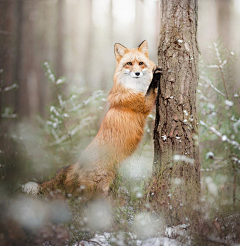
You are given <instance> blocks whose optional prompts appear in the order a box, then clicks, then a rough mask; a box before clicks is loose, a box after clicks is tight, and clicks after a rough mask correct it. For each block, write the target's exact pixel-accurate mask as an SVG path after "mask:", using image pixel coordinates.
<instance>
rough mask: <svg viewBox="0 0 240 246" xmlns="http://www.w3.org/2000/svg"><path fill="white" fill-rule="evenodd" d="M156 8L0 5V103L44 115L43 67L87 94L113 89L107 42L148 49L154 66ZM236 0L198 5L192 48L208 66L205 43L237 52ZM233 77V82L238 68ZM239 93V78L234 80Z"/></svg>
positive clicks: (107, 1)
mask: <svg viewBox="0 0 240 246" xmlns="http://www.w3.org/2000/svg"><path fill="white" fill-rule="evenodd" d="M159 5H160V2H159V1H156V0H121V1H118V0H47V1H44V0H43V1H31V0H23V1H15V0H6V1H5V0H1V1H0V11H1V15H0V49H1V53H0V57H1V59H0V68H1V74H0V76H1V81H4V85H5V86H10V85H13V84H16V85H17V86H18V89H17V90H11V91H9V92H8V93H7V94H6V95H5V96H4V101H2V100H1V101H0V107H1V108H2V111H3V108H4V107H9V108H11V109H12V110H11V111H12V112H13V113H16V114H17V115H18V118H19V119H20V118H22V117H27V118H31V117H32V116H34V115H35V114H40V115H41V116H43V117H45V116H47V114H48V112H47V111H46V106H48V105H49V102H50V101H51V100H52V97H53V95H52V91H51V89H50V85H49V83H48V82H47V78H46V76H45V74H44V71H43V68H42V64H43V62H44V61H45V60H48V61H49V62H50V64H51V66H52V67H53V70H54V71H56V76H57V77H60V76H63V75H64V76H65V77H66V78H67V84H66V91H67V90H68V87H70V86H71V84H75V85H78V86H79V87H82V86H84V87H85V88H86V91H89V92H92V91H93V90H96V89H103V90H105V91H106V93H107V92H108V91H109V89H110V88H111V86H112V77H113V73H114V68H115V58H114V52H113V46H114V43H116V42H118V43H121V44H123V45H124V46H126V47H136V46H137V45H139V44H140V43H141V42H142V41H143V40H145V39H146V40H147V41H148V43H149V50H150V57H151V58H152V60H153V61H155V62H156V61H157V45H158V40H159V26H160V6H159ZM239 23H240V1H239V0H201V1H199V26H198V41H199V48H200V51H201V54H202V56H203V57H204V59H209V58H210V57H209V51H208V50H207V45H208V44H209V41H211V40H214V39H216V38H218V37H219V38H220V39H221V40H222V41H223V44H224V45H225V46H226V47H228V48H231V50H233V51H234V52H235V53H236V55H238V54H239V53H240V35H239V31H238V30H239ZM234 66H235V69H234V70H233V73H234V74H233V76H234V77H235V78H239V76H240V70H239V69H238V68H239V67H240V61H237V62H236V63H235V65H234ZM235 81H237V83H238V85H236V86H239V83H240V82H239V79H235Z"/></svg>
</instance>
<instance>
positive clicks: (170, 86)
mask: <svg viewBox="0 0 240 246" xmlns="http://www.w3.org/2000/svg"><path fill="white" fill-rule="evenodd" d="M161 10H162V18H161V29H160V40H159V47H158V64H159V66H160V67H162V69H163V76H162V79H161V84H160V90H159V95H158V98H157V106H156V122H155V129H154V147H155V158H154V174H155V175H156V177H157V181H156V184H155V185H156V186H155V188H156V187H157V188H158V189H159V190H161V191H163V192H162V194H165V195H168V196H167V198H166V197H165V199H162V200H161V201H162V202H166V203H167V204H170V209H171V208H172V207H173V206H178V205H179V204H181V203H184V200H185V201H186V200H188V199H187V198H188V197H189V196H187V195H185V196H183V194H184V192H187V191H189V190H188V189H186V186H185V185H186V184H187V187H188V188H189V185H190V187H191V189H194V190H195V191H199V190H200V183H199V181H200V165H199V152H198V129H197V119H196V90H197V84H198V53H199V51H198V46H197V16H198V3H197V1H196V0H190V1H189V0H183V1H179V0H162V1H161ZM184 184H185V185H184ZM163 187H165V188H163ZM184 187H185V188H184ZM159 190H158V191H157V193H158V194H159ZM165 192H166V193H165ZM170 194H171V195H173V194H174V196H172V197H174V200H175V201H173V198H171V199H170V198H169V197H171V195H170ZM169 199H170V202H169Z"/></svg>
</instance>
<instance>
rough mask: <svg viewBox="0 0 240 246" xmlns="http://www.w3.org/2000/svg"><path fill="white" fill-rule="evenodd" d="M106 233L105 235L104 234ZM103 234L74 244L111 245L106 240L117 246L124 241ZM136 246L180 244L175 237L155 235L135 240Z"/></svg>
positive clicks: (87, 245) (177, 245)
mask: <svg viewBox="0 0 240 246" xmlns="http://www.w3.org/2000/svg"><path fill="white" fill-rule="evenodd" d="M105 234H106V235H105ZM105 234H104V235H98V234H96V235H95V237H94V238H92V239H90V240H88V241H80V242H79V243H77V244H75V245H74V246H78V245H81V244H80V243H83V244H84V246H96V245H102V246H111V244H110V243H109V242H108V241H110V242H112V243H115V244H116V245H119V246H124V245H125V243H124V242H123V239H121V238H119V240H117V239H116V238H115V239H111V238H110V237H111V236H110V234H109V233H105ZM135 243H136V245H137V246H180V245H182V244H181V243H180V242H178V241H176V240H175V239H169V238H167V237H155V238H149V239H145V240H136V241H135Z"/></svg>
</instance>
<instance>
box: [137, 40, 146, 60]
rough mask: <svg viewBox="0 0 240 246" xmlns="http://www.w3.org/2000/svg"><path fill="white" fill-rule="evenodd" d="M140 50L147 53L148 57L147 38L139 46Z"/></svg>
mask: <svg viewBox="0 0 240 246" xmlns="http://www.w3.org/2000/svg"><path fill="white" fill-rule="evenodd" d="M138 50H139V51H141V52H142V53H143V54H145V55H146V57H148V43H147V41H146V40H144V41H143V42H142V43H141V44H140V45H139V46H138Z"/></svg>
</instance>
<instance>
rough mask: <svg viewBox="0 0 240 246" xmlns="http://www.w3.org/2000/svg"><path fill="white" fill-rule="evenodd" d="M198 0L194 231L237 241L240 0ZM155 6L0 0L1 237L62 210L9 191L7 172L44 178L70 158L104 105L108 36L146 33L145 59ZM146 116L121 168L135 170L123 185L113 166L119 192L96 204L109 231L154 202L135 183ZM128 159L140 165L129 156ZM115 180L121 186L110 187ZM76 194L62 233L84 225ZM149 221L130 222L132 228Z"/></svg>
mask: <svg viewBox="0 0 240 246" xmlns="http://www.w3.org/2000/svg"><path fill="white" fill-rule="evenodd" d="M198 5H199V6H198V7H199V9H198V20H199V22H198V45H199V50H200V52H201V57H200V62H199V88H198V100H197V102H198V105H197V109H198V112H199V116H198V122H199V147H200V155H201V164H202V169H201V171H202V172H201V175H202V177H201V181H202V194H201V202H202V204H201V205H202V207H201V213H200V215H198V216H199V217H201V218H200V219H199V221H203V222H202V227H201V226H196V228H197V229H196V231H197V237H198V235H201V234H204V235H208V234H209V233H213V234H212V235H216V237H218V236H219V235H220V236H221V237H222V238H223V235H224V236H226V237H225V239H226V240H230V243H232V242H237V243H239V238H240V229H239V228H240V213H239V211H240V205H239V201H240V192H239V191H240V185H239V184H240V179H239V173H240V169H239V166H240V165H239V164H240V155H239V153H240V152H239V150H240V114H239V112H240V106H239V105H240V101H239V98H240V97H239V95H240V94H239V87H240V79H239V77H240V69H239V68H240V59H239V57H240V32H239V24H240V0H199V1H198ZM160 15H161V6H160V1H159V0H38V1H37V0H36V1H35V0H0V197H1V199H0V208H1V211H0V239H3V238H5V241H6V244H5V245H10V244H9V243H8V242H9V241H11V240H13V241H14V240H15V239H14V238H15V235H14V234H17V233H18V232H17V230H15V229H14V228H15V227H13V225H17V224H18V223H19V224H21V226H23V228H24V230H25V229H26V228H27V230H29V231H31V230H32V231H34V232H37V231H38V229H39V228H40V227H41V226H42V225H43V224H44V223H45V221H51V222H53V223H56V224H57V223H60V222H66V221H68V220H69V214H68V210H69V208H68V207H67V208H66V207H63V208H62V209H60V210H59V212H56V213H53V211H55V210H56V208H58V206H60V205H61V204H60V205H59V203H54V204H52V205H51V206H52V207H51V208H50V207H48V205H46V204H43V203H42V202H41V201H38V202H37V203H35V202H36V201H35V200H34V199H32V200H31V199H29V198H28V197H27V196H25V195H19V193H20V192H16V191H19V187H20V185H19V184H23V183H25V182H27V181H29V180H35V181H39V180H40V181H41V180H42V179H44V180H46V179H48V178H49V177H51V176H54V173H55V172H56V171H57V170H58V168H60V167H62V166H66V165H68V164H72V163H74V161H76V160H77V159H78V157H79V156H80V153H81V151H82V150H83V149H84V148H85V147H86V146H87V145H88V143H89V142H90V141H91V139H92V138H93V137H94V136H95V135H96V133H97V131H98V128H99V125H100V123H101V119H102V118H103V116H104V115H105V112H106V110H107V109H108V105H107V103H106V97H107V94H108V92H109V90H110V89H111V87H112V84H113V80H112V78H113V73H114V70H115V57H114V44H115V43H121V44H122V45H124V46H126V47H129V48H132V47H137V46H138V45H139V44H140V43H141V42H142V41H143V40H147V41H148V45H149V54H150V58H151V59H152V60H153V61H154V62H156V61H157V46H158V42H159V33H160V30H159V28H160V21H161V16H160ZM224 47H225V48H224ZM236 58H237V59H238V60H237V59H236ZM225 84H226V85H227V86H226V87H225ZM224 87H225V88H224ZM149 118H150V121H151V122H152V123H151V122H150V123H148V124H147V127H146V129H145V130H146V133H147V134H146V135H147V137H146V136H145V138H144V140H143V143H142V145H141V146H140V148H139V149H138V151H137V154H136V155H137V158H136V160H135V159H134V161H133V162H136V163H137V165H136V163H135V164H133V168H132V169H131V170H127V171H126V173H127V174H128V175H129V176H132V177H135V178H136V179H137V178H138V179H139V178H140V179H141V182H140V183H139V182H138V181H139V180H137V181H136V180H135V181H136V183H135V184H134V185H133V188H132V186H130V185H129V184H128V182H126V184H125V183H124V181H123V182H122V178H120V177H118V178H117V179H116V184H114V185H115V186H114V187H115V190H116V194H117V196H118V194H120V193H124V194H123V197H127V198H126V200H127V201H128V202H126V203H125V204H120V205H119V207H118V208H117V209H116V208H113V209H112V211H114V212H115V214H114V213H111V212H109V211H110V210H111V209H108V210H109V211H108V215H109V217H112V216H113V215H114V216H115V217H114V221H115V227H111V226H109V225H110V222H109V224H108V226H109V228H111V229H112V231H114V230H116V231H117V230H120V232H121V231H131V230H132V225H133V224H134V223H135V224H137V225H141V223H140V222H141V218H142V217H141V216H140V217H138V215H139V214H137V215H136V213H135V212H136V211H137V212H139V211H145V213H146V214H148V215H150V212H151V213H153V214H154V216H155V210H157V209H155V208H158V207H159V208H161V206H158V205H159V204H157V206H156V207H154V206H153V205H151V206H150V205H149V204H148V203H146V206H145V202H147V201H144V202H142V203H141V201H142V200H141V199H143V200H144V192H145V191H144V185H143V182H142V181H143V180H144V178H145V177H144V175H146V176H147V174H149V172H148V171H149V170H150V169H151V166H152V163H153V148H152V147H153V144H152V135H151V133H152V126H153V124H154V123H153V121H154V113H153V114H152V115H150V117H149ZM143 147H144V148H143ZM140 156H141V158H139V157H140ZM140 159H141V164H142V166H144V168H145V169H146V166H147V168H148V170H145V171H144V172H142V170H140V169H141V168H139V169H137V168H136V167H137V166H140V165H139V160H140ZM127 164H128V163H127ZM120 181H121V182H122V183H121V182H120ZM135 181H133V182H135ZM119 182H120V185H119V184H118V183H119ZM180 184H181V183H179V182H178V183H176V185H180ZM124 185H125V186H126V187H127V189H123V188H122V187H123V186H124ZM128 185H129V186H128ZM117 196H116V197H117ZM120 197H121V196H120ZM129 197H131V198H129ZM80 198H81V197H80ZM11 199H12V200H11ZM69 199H71V198H70V197H69ZM118 199H119V198H118ZM131 199H132V200H131ZM169 199H170V197H169ZM10 200H11V201H13V202H12V203H11V202H9V201H10ZM116 200H117V199H116ZM75 202H76V201H75ZM78 202H79V204H78V203H77V204H76V206H75V208H74V206H73V205H72V204H71V209H70V210H71V213H72V222H71V223H72V224H71V226H70V227H69V228H68V229H67V231H68V232H69V233H70V234H71V233H72V234H71V236H70V238H72V240H73V243H75V242H76V241H78V240H79V238H81V237H80V236H81V235H82V234H81V233H82V232H85V231H88V232H89V231H90V230H89V228H88V227H87V229H86V228H85V225H86V224H87V222H86V221H87V220H85V218H87V217H88V215H86V214H85V212H83V215H81V216H78V213H79V212H81V211H83V209H80V206H83V204H82V201H81V200H78ZM9 204H12V206H10V207H9ZM36 204H38V205H39V206H40V208H41V209H39V207H38V206H37V205H36ZM126 204H127V205H126ZM141 204H142V205H141ZM125 205H126V206H125ZM61 206H62V205H61ZM101 206H102V205H101ZM101 206H100V210H101ZM127 206H129V207H128V208H127ZM134 206H136V207H137V209H136V210H134V209H132V207H134ZM149 206H150V207H149ZM223 206H226V207H224V208H223ZM102 207H106V204H104V206H102ZM25 208H27V209H25ZM118 209H119V210H118ZM149 209H150V212H149ZM193 209H194V208H193ZM93 210H97V209H95V207H94V209H93ZM170 210H171V204H170V205H169V211H170ZM187 210H188V208H187ZM29 211H30V212H31V213H30V212H29ZM39 211H40V212H41V211H42V213H40V212H39ZM46 211H47V212H46ZM56 211H57V210H56ZM226 211H227V213H226ZM229 211H231V213H230V212H229ZM221 213H222V215H221ZM49 214H51V216H49ZM59 214H60V215H63V217H64V216H65V215H66V216H65V217H64V218H63V217H62V216H59ZM90 214H93V215H92V217H93V218H94V222H96V221H98V219H97V220H96V221H95V217H96V216H97V215H96V214H94V213H92V211H91V212H90ZM232 214H234V216H232V217H231V216H229V215H232ZM95 215H96V216H95ZM140 215H141V214H140ZM151 215H152V214H151ZM102 216H104V217H102V218H100V219H99V221H105V220H106V218H105V215H104V213H103V215H102ZM118 216H119V217H118ZM90 217H91V216H90ZM8 218H10V220H9V219H8ZM144 218H145V217H144ZM149 218H151V216H150V217H149ZM189 218H190V217H189ZM12 219H13V222H12ZM187 219H188V216H187V217H186V224H188V223H189V224H190V227H191V229H192V230H193V231H194V229H193V228H194V226H195V222H196V221H197V219H196V214H195V213H192V219H189V220H190V221H189V222H188V220H187ZM133 221H135V222H134V223H133ZM139 221H140V222H139ZM153 221H156V222H157V223H156V224H157V226H156V228H155V229H154V230H153V232H154V233H155V232H159V231H160V233H162V234H161V235H165V236H169V235H168V233H166V232H167V229H168V228H165V229H166V231H164V230H163V229H162V228H161V226H162V225H164V223H165V222H164V220H162V219H161V218H160V222H161V226H160V224H159V218H158V219H156V220H155V219H153ZM153 221H152V220H149V221H148V222H147V223H145V222H146V221H144V223H145V224H144V223H143V224H144V225H145V227H144V226H143V227H142V228H140V227H141V226H139V228H140V229H139V232H140V235H141V234H144V233H143V232H146V231H148V230H149V228H150V227H151V226H152V225H153V224H154V223H153ZM205 221H206V222H205ZM75 222H76V225H74V223H75ZM215 222H216V223H215ZM230 222H231V223H230ZM6 223H7V224H8V226H6V225H5V224H6ZM232 223H235V224H234V226H232V225H233V224H232ZM116 224H117V226H116ZM220 225H221V226H222V227H221V226H220ZM12 227H13V229H11V230H9V231H8V228H12ZM16 228H17V227H16ZM57 228H58V227H57ZM79 228H81V229H80V232H79ZM90 228H91V226H90ZM92 228H93V230H94V228H95V227H94V226H93V227H92ZM104 228H105V227H104ZM116 228H117V229H116ZM119 228H120V229H119ZM206 228H207V229H206ZM219 228H220V229H219ZM222 228H223V229H222ZM233 228H235V229H233ZM184 230H185V229H184ZM234 230H235V231H234ZM15 231H16V232H15ZM25 232H26V231H25ZM25 232H24V233H25ZM56 233H57V232H56ZM91 233H92V232H91ZM154 233H152V234H154ZM198 233H199V234H198ZM214 233H215V234H214ZM231 233H232V234H231ZM152 234H151V235H152ZM230 234H231V237H227V236H228V235H230ZM21 235H22V234H21ZM54 235H55V234H54ZM72 235H75V236H72ZM79 235H80V236H79ZM93 235H94V234H91V235H89V237H87V239H89V238H91V237H92V236H93ZM151 235H150V234H149V235H147V236H151ZM130 236H131V235H130ZM130 236H129V237H130ZM21 237H22V238H24V236H21ZM40 237H41V235H40ZM84 237H85V236H84ZM84 237H83V238H84ZM169 237H173V235H172V234H171V235H170V236H169ZM53 238H57V237H55V236H54V237H53ZM66 238H69V236H66ZM186 238H187V239H186V240H188V238H189V237H188V235H186ZM17 240H18V239H17V237H16V241H17ZM126 240H130V239H129V238H127V239H126ZM208 240H210V241H211V240H212V239H211V238H210V239H208ZM231 240H232V241H231ZM64 243H65V241H64ZM23 245H28V244H23ZM29 245H38V244H36V243H35V244H29ZM39 245H42V244H41V243H40V242H39ZM46 245H47V244H46ZM51 245H60V244H59V243H58V244H54V243H52V244H51ZM63 245H66V243H65V244H63ZM119 245H120V244H119ZM122 245H123V244H122ZM126 245H128V244H126ZM129 245H133V244H131V243H130V244H129ZM189 245H190V244H189ZM191 245H193V244H191ZM197 245H206V244H204V243H203V244H197ZM226 245H227V244H226Z"/></svg>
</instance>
